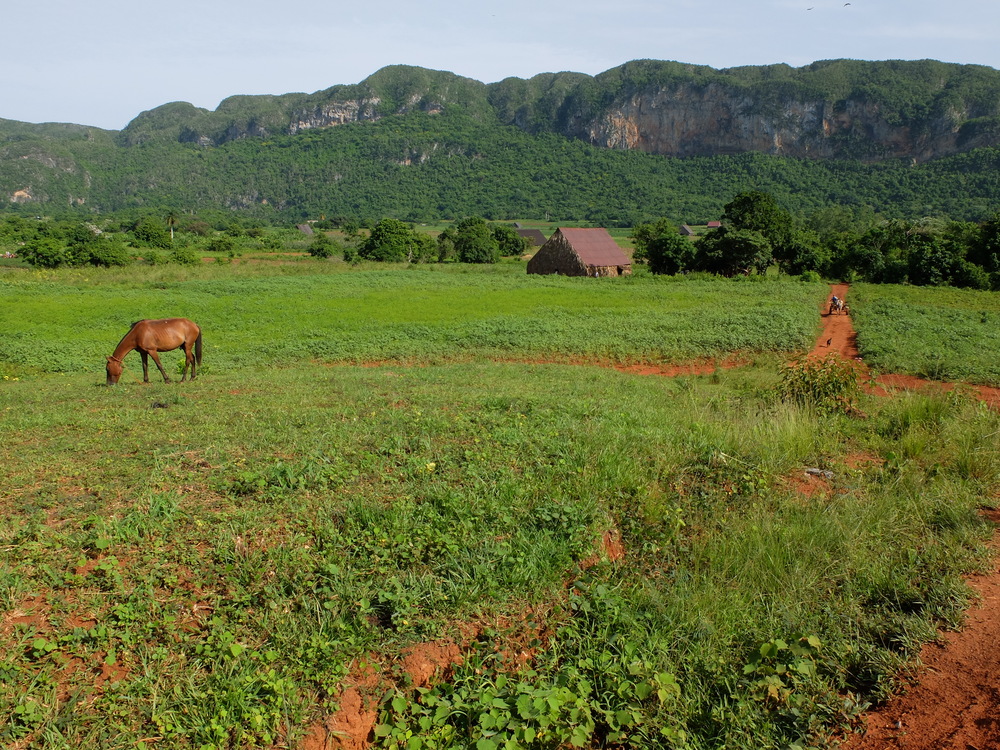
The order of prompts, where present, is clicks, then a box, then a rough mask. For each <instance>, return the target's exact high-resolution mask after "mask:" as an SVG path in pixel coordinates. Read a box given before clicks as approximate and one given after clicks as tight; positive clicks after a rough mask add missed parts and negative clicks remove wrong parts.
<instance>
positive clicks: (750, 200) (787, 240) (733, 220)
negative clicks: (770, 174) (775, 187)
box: [722, 190, 797, 267]
mask: <svg viewBox="0 0 1000 750" xmlns="http://www.w3.org/2000/svg"><path fill="white" fill-rule="evenodd" d="M722 221H723V223H724V224H727V225H728V226H730V227H731V228H733V229H739V230H744V231H749V232H757V233H759V234H760V236H761V237H763V238H764V239H765V240H766V241H767V242H768V244H769V245H770V246H771V255H772V256H773V257H774V259H775V260H777V261H778V263H779V264H780V265H782V266H783V267H784V266H786V265H787V264H789V263H790V262H792V261H793V260H794V258H795V256H796V255H797V248H796V246H795V243H794V242H793V236H794V226H795V222H794V221H793V219H792V215H791V214H790V213H788V212H787V211H786V210H785V209H783V208H782V207H781V206H779V205H778V202H777V201H776V200H775V199H774V196H773V195H771V194H770V193H764V192H761V191H759V190H752V191H749V192H746V193H740V194H739V195H737V196H736V197H735V198H733V199H732V200H731V201H730V202H729V203H727V204H726V206H725V208H724V209H723V214H722Z"/></svg>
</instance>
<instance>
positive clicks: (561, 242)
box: [528, 228, 632, 276]
mask: <svg viewBox="0 0 1000 750" xmlns="http://www.w3.org/2000/svg"><path fill="white" fill-rule="evenodd" d="M528 273H542V274H545V273H561V274H563V275H564V276H628V275H631V273H632V261H631V260H630V259H629V257H628V256H627V255H625V253H623V252H622V249H621V248H620V247H618V243H617V242H615V241H614V240H613V239H612V237H611V235H610V234H608V230H607V229H562V228H560V229H557V230H556V232H555V234H553V235H552V236H551V237H549V239H548V241H547V242H546V243H545V244H544V245H542V247H541V248H540V249H539V251H538V252H537V253H535V255H534V257H533V258H532V259H531V260H529V261H528Z"/></svg>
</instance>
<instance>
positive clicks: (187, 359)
mask: <svg viewBox="0 0 1000 750" xmlns="http://www.w3.org/2000/svg"><path fill="white" fill-rule="evenodd" d="M191 360H192V357H191V344H189V343H188V342H187V341H185V342H184V372H183V373H181V382H182V383H183V382H184V381H185V380H187V376H188V368H189V367H191ZM191 380H194V370H193V369H192V370H191Z"/></svg>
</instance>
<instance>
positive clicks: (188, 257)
mask: <svg viewBox="0 0 1000 750" xmlns="http://www.w3.org/2000/svg"><path fill="white" fill-rule="evenodd" d="M170 262H171V263H180V264H181V265H182V266H196V265H198V264H199V263H201V256H200V255H198V253H197V251H195V249H194V248H193V247H178V248H175V249H174V250H173V251H172V252H171V253H170Z"/></svg>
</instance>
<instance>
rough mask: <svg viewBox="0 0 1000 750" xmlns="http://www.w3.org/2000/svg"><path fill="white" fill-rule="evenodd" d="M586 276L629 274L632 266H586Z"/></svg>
mask: <svg viewBox="0 0 1000 750" xmlns="http://www.w3.org/2000/svg"><path fill="white" fill-rule="evenodd" d="M587 275H588V276H631V275H632V266H587Z"/></svg>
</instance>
